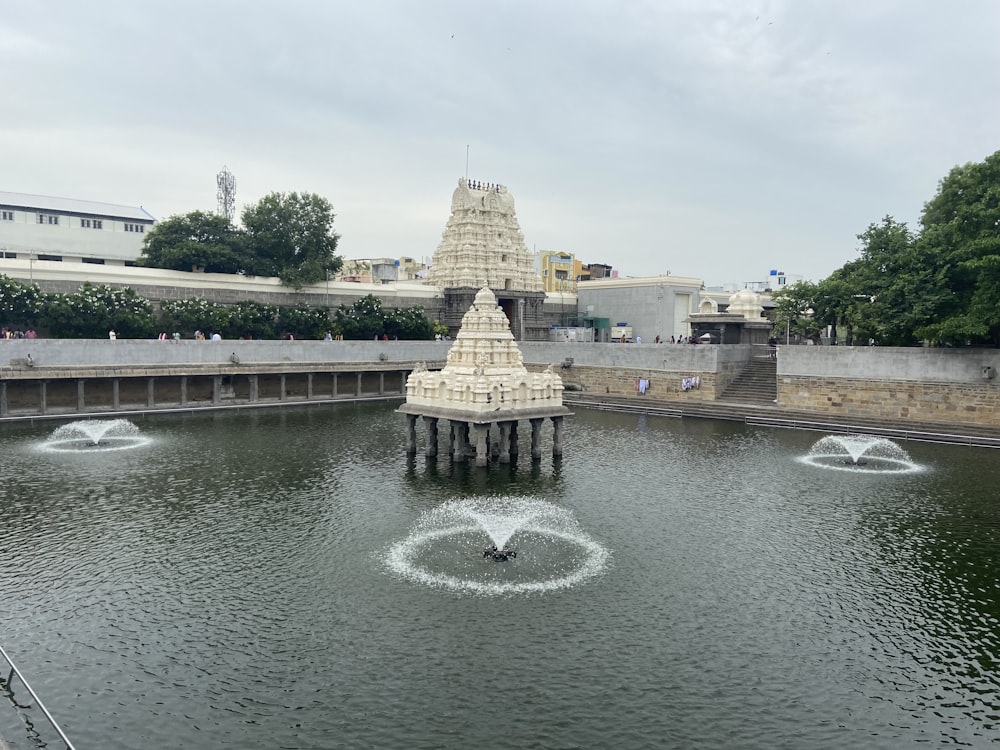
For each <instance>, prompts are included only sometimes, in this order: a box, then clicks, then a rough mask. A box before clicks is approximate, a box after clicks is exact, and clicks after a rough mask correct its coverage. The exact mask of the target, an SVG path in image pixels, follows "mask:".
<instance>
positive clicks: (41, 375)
mask: <svg viewBox="0 0 1000 750" xmlns="http://www.w3.org/2000/svg"><path fill="white" fill-rule="evenodd" d="M450 347H451V342H449V341H191V340H185V341H180V342H176V343H174V342H169V341H168V342H161V341H145V340H119V341H107V340H78V341H74V340H48V339H36V340H34V341H29V340H25V339H20V340H14V341H0V381H5V382H7V383H8V384H9V385H11V386H13V384H14V383H16V382H17V381H32V380H34V381H39V380H48V381H50V382H53V381H58V380H65V381H69V380H70V379H73V378H87V379H88V386H87V387H88V391H87V392H88V393H94V394H95V395H96V394H99V393H100V391H99V390H98V388H99V386H98V384H96V383H90V382H89V380H90V379H94V378H101V377H116V378H127V377H129V376H137V377H144V378H151V377H160V376H161V375H172V376H186V375H191V376H195V375H206V376H207V375H209V374H213V373H214V374H215V375H216V376H219V375H222V376H229V377H231V376H232V375H234V374H235V373H241V372H246V373H255V374H257V375H258V376H259V379H260V378H265V377H271V378H272V379H277V378H281V377H285V380H284V381H281V382H283V383H285V386H284V387H283V388H282V390H281V392H285V391H287V390H293V384H294V383H297V382H298V381H297V380H295V378H296V377H299V379H300V380H301V379H302V378H301V376H297V375H296V373H302V372H307V371H308V372H312V373H313V376H312V377H313V380H314V383H313V386H312V387H311V390H312V391H314V392H321V391H326V390H329V388H328V384H327V383H326V382H325V380H322V379H320V375H319V374H318V373H321V372H329V373H333V372H337V371H340V372H347V371H350V372H352V373H366V372H367V373H371V374H372V375H373V376H374V375H375V373H376V372H378V371H383V372H389V371H391V372H399V373H403V374H405V373H406V372H408V371H409V370H410V369H412V367H413V366H414V365H415V364H416V363H417V362H426V363H428V364H429V365H431V366H433V365H434V363H443V362H444V361H445V358H446V357H447V353H448V350H449V349H450ZM519 348H520V349H521V352H522V356H523V358H524V362H525V365H526V366H527V367H528V369H529V370H534V371H538V370H541V369H544V368H546V367H548V366H552V367H553V368H554V369H555V370H556V371H557V372H558V373H559V375H560V376H561V377H562V379H563V383H564V384H566V385H567V386H568V388H569V389H570V390H579V389H583V390H584V391H585V392H587V393H591V394H594V395H599V396H637V395H639V394H638V392H637V388H636V384H637V382H638V381H639V380H647V381H648V388H647V390H646V393H645V394H643V395H642V397H643V398H647V399H649V400H650V401H652V402H665V403H685V402H688V403H691V402H712V401H715V400H717V399H718V398H719V397H720V395H721V394H722V392H723V391H724V390H725V388H726V387H727V386H728V385H729V384H730V383H731V382H732V381H733V379H734V378H735V377H736V376H737V375H738V374H739V373H740V372H741V371H742V369H743V368H744V366H745V365H746V364H747V362H748V361H749V360H750V358H751V357H753V356H759V355H760V347H751V346H744V345H733V346H717V345H697V346H691V345H677V344H675V345H670V344H659V345H657V344H588V343H565V344H563V343H543V342H520V343H519ZM29 355H30V356H31V362H32V366H30V367H29V366H28V365H27V359H28V356H29ZM234 355H235V358H236V360H238V362H234V361H233V357H234ZM563 365H568V366H567V367H563ZM987 368H989V369H987ZM777 372H778V375H777V378H778V384H777V385H778V404H777V408H780V409H784V410H789V411H794V412H799V413H809V414H814V415H816V416H818V417H821V416H824V415H828V416H832V417H848V418H858V419H873V418H874V419H886V420H898V421H904V422H905V421H913V422H921V423H940V424H976V425H984V426H993V427H1000V375H997V373H998V372H1000V350H994V349H921V348H890V347H818V346H817V347H813V346H792V347H781V348H780V350H779V353H778V363H777ZM991 375H992V376H993V377H990V376H991ZM345 377H346V376H341V379H340V381H339V382H341V383H342V384H343V385H337V384H336V383H334V385H333V386H332V387H333V388H334V389H337V388H341V387H343V388H344V390H345V391H347V384H349V383H351V382H353V381H351V380H350V379H349V378H348V379H347V380H345V379H344V378H345ZM352 377H353V376H352ZM359 377H363V376H359ZM380 377H382V376H380ZM395 377H396V376H389V375H385V376H384V377H382V380H380V381H378V383H376V382H375V381H372V385H371V386H369V385H368V384H367V381H364V382H362V380H359V381H358V383H359V384H358V385H357V386H356V387H355V388H354V391H355V392H359V393H362V392H363V393H369V392H371V391H373V390H374V391H376V392H378V391H380V390H381V389H383V388H386V389H393V388H396V385H395V382H396V381H395V380H394V378H395ZM695 377H697V378H699V381H700V387H695V388H692V389H690V390H684V383H685V381H688V382H689V383H690V379H691V378H695ZM386 378H388V379H386ZM383 381H384V382H383ZM197 382H200V381H191V387H192V389H194V388H195V387H196V383H197ZM240 382H241V381H240V380H239V379H237V381H236V383H237V395H238V392H239V385H240ZM268 382H269V381H267V380H265V379H260V383H259V388H260V391H261V398H267V397H268V393H269V390H268ZM275 382H277V380H276V381H275ZM303 383H306V385H303V386H302V388H300V390H303V389H306V388H307V386H308V383H307V381H304V380H303ZM23 385H24V386H27V385H28V383H27V382H25V383H23ZM124 386H125V384H124V383H123V384H122V387H124ZM54 387H55V386H53V388H54ZM67 387H70V385H69V384H67ZM271 390H275V389H273V388H272V389H271ZM73 392H74V391H71V395H72V393H73ZM338 392H340V391H338ZM55 393H56V391H55V390H53V396H55ZM87 400H88V403H89V401H90V399H89V397H88V399H87Z"/></svg>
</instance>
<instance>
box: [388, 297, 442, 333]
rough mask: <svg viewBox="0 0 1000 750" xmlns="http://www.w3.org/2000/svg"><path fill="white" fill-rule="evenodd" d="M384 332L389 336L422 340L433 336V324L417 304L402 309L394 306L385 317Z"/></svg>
mask: <svg viewBox="0 0 1000 750" xmlns="http://www.w3.org/2000/svg"><path fill="white" fill-rule="evenodd" d="M385 332H386V334H388V335H389V337H390V338H391V337H394V336H395V337H396V338H399V339H408V340H418V341H422V340H427V339H432V338H434V324H433V323H431V322H430V321H429V320H428V319H427V316H426V315H425V314H424V308H422V307H420V306H419V305H418V306H416V307H407V308H405V309H403V310H400V309H399V308H394V309H393V311H392V312H391V313H390V314H389V316H388V317H387V318H386V322H385Z"/></svg>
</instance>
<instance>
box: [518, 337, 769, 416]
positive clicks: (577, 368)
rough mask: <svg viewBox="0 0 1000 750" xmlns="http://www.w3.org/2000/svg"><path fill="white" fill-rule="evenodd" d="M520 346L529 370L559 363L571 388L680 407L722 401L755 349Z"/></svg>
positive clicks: (636, 345) (601, 345)
mask: <svg viewBox="0 0 1000 750" xmlns="http://www.w3.org/2000/svg"><path fill="white" fill-rule="evenodd" d="M520 348H521V351H522V353H523V355H524V360H525V362H526V363H527V364H528V366H529V368H533V369H540V368H543V367H545V366H546V365H547V364H554V365H557V366H558V369H559V373H560V375H561V376H562V379H563V384H564V385H565V386H566V387H567V390H570V391H574V390H582V391H585V392H588V393H591V394H594V395H599V396H637V395H641V396H643V397H645V398H648V399H649V400H650V401H665V402H680V403H683V402H691V401H714V400H715V399H717V398H718V397H719V395H720V394H721V393H722V391H723V390H725V388H726V387H727V386H728V385H729V384H730V383H731V382H732V381H733V379H734V378H735V377H736V376H737V375H738V374H739V373H740V371H741V370H742V369H743V367H744V366H745V365H746V363H747V360H748V359H749V358H750V356H751V354H752V349H751V347H749V346H731V347H729V346H723V347H720V346H705V345H690V344H673V345H671V344H589V343H574V344H540V343H525V342H522V343H521V344H520ZM569 360H572V361H569ZM565 365H569V366H568V367H567V366H565ZM641 381H646V388H645V392H644V393H642V392H640V388H639V385H640V383H641Z"/></svg>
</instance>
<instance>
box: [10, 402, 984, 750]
mask: <svg viewBox="0 0 1000 750" xmlns="http://www.w3.org/2000/svg"><path fill="white" fill-rule="evenodd" d="M136 425H137V426H138V428H139V433H140V434H141V436H142V440H141V441H137V444H136V445H135V446H134V447H125V448H119V449H118V450H114V451H100V450H86V449H81V450H78V451H74V450H47V449H45V445H44V444H45V442H46V440H47V439H48V438H49V437H50V436H51V435H52V433H53V431H54V429H55V425H52V424H48V425H35V426H27V425H7V426H4V427H3V428H2V429H0V456H2V457H3V463H4V469H5V472H6V477H5V480H4V482H3V483H2V484H0V554H2V561H3V564H2V565H0V596H2V605H3V611H4V617H3V624H2V629H0V642H2V644H3V646H4V647H5V648H6V649H7V651H8V652H9V653H10V654H11V656H12V657H13V658H14V659H15V660H16V662H17V663H18V665H19V666H20V668H21V669H22V671H23V672H24V673H25V674H26V676H27V677H28V679H29V681H30V682H31V684H32V686H33V687H34V688H35V689H36V690H37V691H38V692H39V693H40V694H41V695H42V697H43V699H44V700H45V702H46V705H47V706H48V707H49V709H50V710H51V711H52V712H53V713H54V714H55V716H56V718H57V719H58V720H59V722H60V724H61V725H62V726H63V728H64V729H65V730H66V732H67V734H68V735H69V736H70V738H71V739H72V740H73V742H74V744H75V745H76V746H77V747H78V748H81V750H82V748H116V747H117V748H268V749H270V748H317V749H318V748H341V747H343V748H362V747H372V748H382V747H403V746H405V747H407V748H471V747H476V746H489V747H491V748H515V747H516V748H577V747H580V748H606V747H616V748H647V747H679V748H690V747H703V748H713V747H718V748H730V747H740V748H843V747H866V748H910V747H914V746H915V745H916V744H917V743H925V744H924V745H923V746H927V747H937V746H940V745H945V744H955V745H960V746H969V747H986V746H992V747H996V746H997V745H996V744H995V743H996V742H997V740H998V738H1000V699H998V697H997V696H998V693H1000V678H998V674H1000V672H998V670H1000V662H998V660H1000V623H998V618H1000V592H998V579H1000V553H998V550H1000V539H998V532H1000V512H998V509H997V492H996V489H995V488H996V487H997V486H1000V461H998V458H1000V454H998V453H997V452H995V451H989V450H986V449H976V448H963V447H951V446H934V445H925V444H905V445H904V446H903V447H904V448H905V450H906V451H907V452H908V453H909V455H910V457H911V458H912V460H913V462H914V463H915V464H916V465H917V466H918V467H919V470H917V471H913V472H908V473H893V474H882V473H879V472H876V471H867V472H862V471H857V472H855V471H850V470H844V467H840V468H839V470H836V471H832V470H830V469H829V468H826V467H823V466H818V465H811V464H809V463H805V462H803V461H802V460H801V459H802V457H803V456H805V455H806V454H807V453H808V452H809V450H810V448H811V447H812V446H813V445H814V444H815V443H816V442H817V440H819V439H820V438H821V437H822V435H820V434H816V433H808V432H796V431H774V430H766V429H759V428H749V427H745V426H743V425H739V424H730V423H725V422H711V421H697V420H683V421H681V420H672V419H667V418H654V417H642V416H635V415H618V414H609V413H603V412H588V411H583V410H581V411H579V412H578V413H577V415H576V416H575V417H573V418H570V419H569V420H567V424H566V431H565V449H566V453H565V456H564V458H563V459H562V461H561V462H558V463H555V464H554V463H553V460H552V459H551V458H550V457H548V456H546V458H544V459H543V460H542V461H541V462H539V463H535V464H532V462H531V461H530V460H527V458H528V451H527V446H526V445H525V444H524V443H526V437H527V435H526V434H525V435H523V436H522V441H523V443H522V454H521V458H520V460H519V462H518V463H517V464H516V465H515V466H514V467H492V468H490V469H489V470H488V471H483V470H477V469H476V468H475V467H471V466H467V465H458V466H452V465H451V464H449V461H448V458H447V456H446V455H444V456H441V457H439V458H438V459H434V460H433V462H432V463H430V464H428V463H427V460H426V459H424V458H423V457H422V456H418V457H417V460H416V461H415V462H410V463H408V462H407V460H406V457H405V455H404V450H403V446H404V441H403V437H404V426H405V423H404V420H403V418H401V417H399V416H398V415H395V414H393V412H392V408H391V407H389V406H384V405H349V404H340V405H336V406H330V407H322V406H313V407H309V408H301V409H300V408H286V409H279V410H270V411H267V410H265V411H256V412H241V413H234V414H194V415H188V416H166V415H164V416H157V417H151V418H147V419H145V420H142V421H138V422H136ZM422 437H423V436H422V435H421V438H422ZM549 437H550V436H549V434H548V432H546V433H545V438H549ZM848 468H849V467H848ZM869 468H870V467H869ZM492 496H500V497H505V496H506V497H516V498H525V499H526V500H525V501H526V502H528V501H532V500H537V501H539V502H541V503H545V504H547V505H546V506H545V507H549V506H554V507H555V508H557V509H558V514H556V515H558V516H559V517H560V518H562V517H565V518H566V519H568V522H571V523H570V525H571V526H572V529H573V532H572V533H573V534H575V535H576V537H572V538H569V537H565V536H563V537H560V536H559V535H558V534H555V533H553V534H549V533H548V531H549V530H550V529H548V527H544V524H543V527H539V528H534V529H526V530H525V532H524V534H523V536H522V537H520V538H519V536H518V533H517V532H514V535H513V537H512V540H511V541H512V544H513V545H514V546H517V547H518V555H517V559H516V560H512V561H510V562H509V563H501V565H508V566H511V567H507V568H493V569H490V568H483V566H490V565H494V566H495V565H497V563H492V562H490V561H487V560H484V559H483V558H482V550H483V544H484V539H480V538H478V537H477V533H476V530H475V529H474V528H472V529H470V530H464V531H461V533H459V532H456V533H450V532H449V533H442V534H441V535H439V536H438V537H435V536H434V533H433V529H431V533H429V534H428V535H427V538H426V539H424V537H420V539H421V541H420V543H419V544H418V545H416V546H415V549H418V550H419V556H420V560H419V561H418V562H419V564H420V565H422V566H424V567H428V566H439V567H440V568H441V569H443V570H446V571H447V572H448V576H451V577H459V578H461V577H462V576H466V577H467V578H475V577H477V576H479V577H482V576H486V575H491V576H500V575H502V576H507V577H508V578H510V579H511V580H516V581H518V582H521V581H528V582H531V581H532V580H534V579H535V578H537V577H539V576H540V575H542V574H541V572H540V571H541V569H542V568H543V567H545V568H546V569H549V568H553V569H555V568H558V567H559V566H563V567H566V568H570V569H571V568H572V566H573V564H574V563H572V561H568V562H566V563H565V565H564V563H563V561H562V560H560V559H559V558H560V556H561V555H562V554H563V552H562V550H564V549H565V550H566V553H565V554H567V555H571V554H577V553H575V552H574V550H578V549H589V547H587V546H586V545H591V544H592V545H593V546H594V549H599V550H601V551H602V553H601V554H602V555H603V556H601V557H600V559H599V561H598V562H599V563H600V565H599V570H596V569H595V570H592V571H589V573H588V575H586V576H581V577H580V579H579V581H578V582H577V581H576V579H574V580H573V581H572V582H571V584H570V585H566V586H562V587H553V588H551V589H546V588H545V587H544V586H543V587H532V586H525V587H521V586H515V587H511V588H510V590H509V592H508V593H504V590H502V589H501V590H499V591H500V593H499V594H498V593H497V591H496V590H494V591H493V593H489V592H487V593H482V592H481V591H480V589H478V588H477V587H476V586H471V587H469V586H465V587H463V586H449V585H437V584H436V583H435V580H436V579H433V578H432V580H430V581H425V580H423V579H421V578H420V576H416V577H414V576H411V575H407V574H405V571H404V572H403V573H401V572H400V569H399V565H400V562H399V560H398V559H397V560H395V562H393V559H392V555H393V554H395V553H399V551H400V549H403V550H404V552H405V550H406V545H405V542H406V540H407V539H408V538H411V537H412V536H413V535H414V534H416V533H418V532H419V533H425V532H427V531H428V524H433V522H434V519H435V517H436V516H435V513H436V512H437V509H439V508H440V507H441V506H442V505H444V504H445V503H447V502H449V501H459V502H461V501H464V500H471V501H472V502H474V503H479V502H481V501H482V499H483V498H488V497H492ZM519 502H520V501H519ZM477 507H478V506H477ZM567 538H569V541H566V539H567ZM552 539H555V541H552V542H551V543H549V542H550V541H551V540H552ZM578 539H585V540H586V545H584V543H583V542H579V541H578ZM547 540H549V541H547ZM466 543H467V544H468V547H469V549H468V551H466V550H465V549H464V548H465V546H466ZM533 545H534V546H535V547H536V549H535V550H534V553H533V551H532V549H531V547H532V546H533ZM560 545H561V546H560ZM533 554H534V558H533ZM581 554H582V553H581ZM588 554H589V553H588ZM402 564H403V565H404V566H405V561H404V563H402ZM533 564H534V565H537V566H538V567H537V568H533V567H532V565H533ZM394 565H395V567H394ZM514 566H516V567H514ZM488 571H492V572H488ZM550 574H551V573H546V575H550ZM552 575H554V574H552ZM560 575H561V574H560ZM448 576H445V577H444V578H443V580H445V581H446V582H447V581H448V580H450V578H448ZM12 717H13V712H12V711H11V710H9V709H8V708H7V704H6V703H0V735H3V736H4V737H5V738H6V739H13V740H15V741H16V742H19V743H20V744H21V745H26V744H27V740H26V739H25V738H24V730H23V728H22V727H21V725H20V724H19V723H18V722H17V721H16V719H12ZM18 730H20V732H21V734H20V736H18V734H17V732H18Z"/></svg>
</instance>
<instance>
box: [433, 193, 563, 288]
mask: <svg viewBox="0 0 1000 750" xmlns="http://www.w3.org/2000/svg"><path fill="white" fill-rule="evenodd" d="M428 280H429V281H430V283H432V284H434V285H435V286H437V287H439V288H441V289H449V288H471V289H479V288H480V287H483V286H488V287H489V288H490V289H493V290H494V291H497V292H500V291H520V292H541V291H542V288H543V287H542V278H541V276H539V275H538V272H537V271H536V270H535V263H534V258H533V257H532V255H531V252H530V251H529V250H528V247H527V245H526V244H525V242H524V235H523V234H522V233H521V227H520V225H519V224H518V222H517V214H516V213H515V211H514V197H513V196H512V195H511V194H510V193H509V192H508V190H507V188H506V187H504V186H503V185H493V184H490V183H481V182H478V181H475V180H466V179H464V178H463V179H460V180H459V181H458V187H457V188H455V192H454V193H453V194H452V196H451V217H450V218H449V219H448V223H447V225H446V226H445V228H444V232H443V233H442V235H441V243H440V244H439V245H438V247H437V250H436V251H435V252H434V259H433V262H432V265H431V270H430V274H429V275H428Z"/></svg>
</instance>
